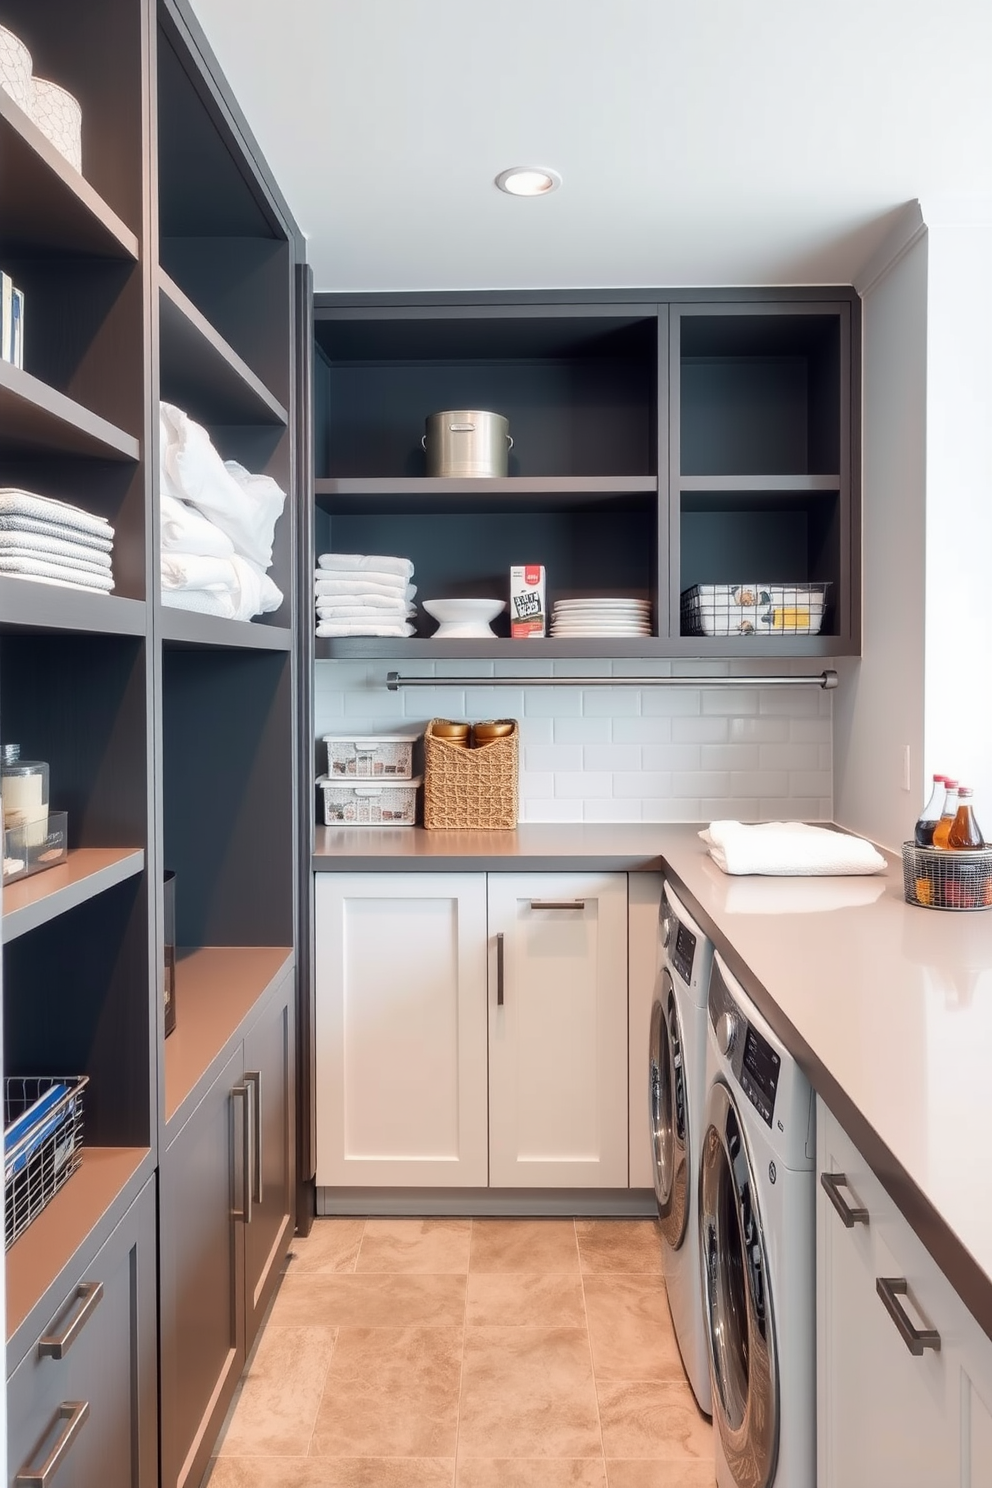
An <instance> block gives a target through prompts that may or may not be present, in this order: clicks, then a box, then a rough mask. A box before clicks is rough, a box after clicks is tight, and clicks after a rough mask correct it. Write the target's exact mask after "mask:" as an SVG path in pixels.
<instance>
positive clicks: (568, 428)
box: [314, 289, 859, 657]
mask: <svg viewBox="0 0 992 1488" xmlns="http://www.w3.org/2000/svg"><path fill="white" fill-rule="evenodd" d="M857 314H858V309H857V300H856V297H855V296H854V294H853V292H851V291H849V290H846V289H838V290H836V291H822V290H818V289H814V290H808V291H802V290H795V291H793V290H781V291H760V290H759V291H752V292H746V291H736V292H735V291H707V292H699V291H697V292H695V293H689V292H684V293H678V292H673V291H665V290H641V291H638V292H636V293H633V294H628V295H626V296H624V295H623V294H622V293H621V292H600V293H596V292H593V291H589V292H576V293H574V294H569V293H568V292H565V291H562V292H560V293H558V294H556V295H541V294H539V293H536V292H535V293H534V294H529V295H528V294H516V295H511V294H509V293H500V294H490V295H486V296H479V297H478V298H476V299H473V300H468V299H467V298H463V297H460V296H453V295H446V296H445V295H437V296H429V295H418V296H409V297H403V296H399V295H396V296H388V297H385V298H383V299H376V300H373V298H372V297H371V296H337V295H326V294H318V295H316V296H315V311H314V337H315V357H314V386H315V398H314V407H315V435H316V443H315V451H316V455H315V457H316V479H315V482H314V489H315V509H316V511H315V540H316V547H317V551H318V552H319V551H322V550H326V549H328V548H332V549H336V550H339V551H367V552H390V553H397V552H398V553H403V554H405V555H407V556H409V557H411V558H412V559H413V560H414V564H415V567H416V580H417V583H418V588H419V597H421V598H430V597H433V596H439V597H444V596H449V595H471V594H492V595H502V594H504V593H505V591H506V585H507V570H508V568H509V566H510V565H511V563H521V562H543V563H544V564H545V567H546V568H547V571H548V589H549V595H548V599H549V605H550V604H552V603H553V602H554V600H555V599H556V598H566V597H575V596H582V595H588V594H619V595H629V596H633V597H638V598H645V599H649V600H650V601H651V602H652V606H653V612H654V634H653V635H652V636H651V637H650V638H645V639H643V640H642V639H637V640H629V641H625V642H619V643H618V642H616V641H610V640H605V639H596V640H582V641H568V640H563V639H557V640H552V639H548V640H545V641H540V642H528V646H527V649H528V655H531V656H534V655H538V654H540V655H544V656H548V657H552V656H569V655H573V656H574V655H589V656H603V657H608V656H643V657H650V656H680V655H699V656H706V655H750V654H753V653H755V651H756V644H755V642H754V640H753V639H748V638H746V637H740V636H734V637H716V636H703V637H691V636H688V635H683V634H682V633H681V623H680V605H679V599H680V594H681V592H682V590H684V589H687V588H689V587H690V586H691V585H693V584H696V583H707V584H723V583H741V582H742V581H747V582H750V583H753V582H754V581H755V580H757V581H759V582H760V581H768V582H782V581H786V582H801V583H806V582H815V581H818V580H826V581H828V582H829V583H830V585H831V589H830V608H829V611H828V613H827V616H826V620H825V624H824V627H823V632H822V634H821V635H818V636H813V637H803V636H791V637H790V636H779V637H777V638H775V637H764V638H762V643H761V645H760V654H761V655H764V656H769V655H777V656H788V655H792V656H797V655H804V654H806V655H808V654H831V653H837V654H843V653H847V652H852V651H856V650H857V649H858V645H859V628H858V627H859V618H858V610H857V603H856V597H857V594H858V586H859V579H858V573H859V568H858V560H857V547H858V524H857V489H856V479H855V472H856V470H857V457H856V452H855V447H854V445H855V428H856V419H855V410H856V408H857V402H858V391H857V376H856V363H857V347H856V344H855V343H856V330H857ZM467 407H470V408H489V409H494V410H496V411H498V412H500V413H503V414H505V415H506V416H507V417H508V418H509V421H510V429H511V433H512V434H513V437H514V441H515V442H514V446H513V450H512V452H511V454H510V462H509V473H508V475H507V476H506V477H502V478H497V479H489V480H486V479H476V480H455V479H450V480H445V479H436V478H435V479H431V478H428V477H427V476H426V475H425V474H424V470H425V465H424V455H423V452H422V450H421V447H420V436H421V434H422V432H423V429H424V420H425V418H426V417H427V415H428V414H430V413H434V412H437V411H439V410H441V409H444V408H467ZM420 624H421V631H420V632H418V636H417V637H415V638H411V639H409V640H407V641H405V642H401V643H399V645H398V644H397V643H396V642H389V641H384V640H379V641H376V640H373V639H369V638H342V639H340V640H332V641H320V642H318V644H317V648H316V654H317V655H318V656H342V657H343V656H377V655H378V656H392V655H397V654H399V655H403V656H437V655H438V654H439V653H438V648H437V646H435V645H433V644H425V641H426V639H427V638H428V637H429V636H430V634H431V631H432V630H433V628H434V627H433V623H432V622H431V621H430V619H429V618H428V617H426V616H424V617H422V618H421V621H420ZM501 625H502V637H501V638H497V639H496V640H494V641H460V642H458V641H456V642H452V643H450V644H446V645H445V648H444V650H445V654H449V655H455V656H466V657H468V656H511V655H512V656H516V655H519V654H520V648H519V645H517V646H514V645H512V644H511V643H510V642H509V641H508V640H507V639H505V637H507V636H508V620H507V617H506V616H503V617H502V619H501V620H498V621H497V622H496V626H495V628H496V629H497V632H499V627H500V626H501ZM421 635H422V636H423V638H424V639H423V640H422V639H421Z"/></svg>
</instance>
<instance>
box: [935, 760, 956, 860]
mask: <svg viewBox="0 0 992 1488" xmlns="http://www.w3.org/2000/svg"><path fill="white" fill-rule="evenodd" d="M957 814H958V783H957V781H956V780H951V779H950V777H948V778H947V780H945V782H944V804H943V806H942V807H941V811H940V820H939V821H938V823H937V825H936V826H935V827H934V829H933V846H934V847H946V846H947V838H948V835H949V833H950V830H951V827H952V826H953V825H954V818H955V817H956V816H957Z"/></svg>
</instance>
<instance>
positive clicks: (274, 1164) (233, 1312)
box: [160, 958, 295, 1488]
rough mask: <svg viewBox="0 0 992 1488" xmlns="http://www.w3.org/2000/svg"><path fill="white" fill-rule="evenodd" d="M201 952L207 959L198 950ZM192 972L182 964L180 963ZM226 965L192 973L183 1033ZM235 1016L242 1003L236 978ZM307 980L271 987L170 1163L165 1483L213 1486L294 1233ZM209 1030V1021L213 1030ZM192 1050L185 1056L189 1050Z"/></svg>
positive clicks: (288, 979) (190, 1109)
mask: <svg viewBox="0 0 992 1488" xmlns="http://www.w3.org/2000/svg"><path fill="white" fill-rule="evenodd" d="M193 959H196V958H193ZM180 967H182V963H180ZM223 975H224V972H223V962H222V960H221V958H217V963H216V965H215V966H214V967H213V968H212V969H211V968H210V967H208V966H206V965H201V966H200V967H199V969H198V970H194V971H192V972H189V973H188V974H187V976H186V977H185V978H182V979H181V980H180V992H179V997H178V1009H177V1031H176V1035H175V1036H177V1037H178V1036H179V1034H180V1033H181V1029H182V1023H183V1016H184V1012H185V1013H186V1015H187V1023H188V1022H189V1021H190V1020H192V1019H193V1018H194V1017H195V1004H196V999H197V997H198V994H199V992H200V991H201V990H202V989H203V988H204V987H206V986H208V985H211V984H213V985H214V987H215V989H216V987H217V986H218V985H219V982H220V980H221V979H222V978H223ZM225 996H226V998H227V1009H226V1014H227V1016H226V1017H224V1018H222V1019H220V1020H214V1022H213V1027H214V1031H215V1033H216V1029H217V1028H218V1027H219V1026H220V1024H221V1023H223V1022H226V1021H228V1020H229V1018H230V1016H232V1015H233V1013H234V1010H235V1009H236V1007H237V1005H238V998H239V986H238V978H237V976H236V975H235V976H234V977H232V978H231V979H230V981H229V982H228V984H227V986H226V992H225ZM294 1011H295V980H294V977H293V975H292V973H291V972H290V973H289V974H283V975H281V976H280V977H278V978H277V980H276V982H275V985H274V986H273V987H271V988H270V989H269V990H268V992H266V993H265V994H263V996H262V997H261V999H260V1000H256V1004H255V1006H254V1008H253V1009H252V1010H251V1012H249V1013H248V1015H247V1016H246V1017H245V1019H244V1021H243V1024H242V1026H241V1027H240V1028H238V1029H237V1031H236V1034H235V1036H234V1038H233V1039H231V1040H229V1041H227V1043H226V1044H225V1045H224V1046H223V1047H222V1048H221V1049H220V1051H219V1052H218V1054H217V1056H216V1057H215V1059H214V1060H213V1061H212V1062H211V1065H210V1068H209V1071H208V1073H207V1075H206V1076H205V1077H204V1079H203V1080H202V1081H201V1082H200V1084H199V1085H198V1086H197V1087H195V1088H194V1089H193V1090H191V1091H189V1092H188V1093H187V1095H186V1097H185V1099H184V1100H183V1101H182V1103H181V1105H180V1106H179V1108H178V1109H177V1111H176V1112H175V1114H174V1116H173V1119H172V1121H171V1122H170V1126H169V1136H168V1139H167V1141H168V1145H167V1147H166V1150H165V1153H164V1155H163V1158H162V1165H161V1242H160V1243H161V1268H162V1276H161V1299H160V1319H161V1321H160V1326H161V1334H162V1339H161V1342H162V1484H163V1488H164V1485H168V1488H186V1485H190V1488H192V1485H195V1484H197V1483H199V1482H200V1479H201V1477H202V1475H203V1472H204V1471H205V1469H206V1466H207V1462H208V1460H209V1457H210V1452H211V1448H212V1446H213V1443H214V1440H215V1438H216V1435H217V1432H218V1431H219V1429H220V1426H221V1424H222V1422H223V1420H224V1416H225V1413H226V1411H227V1408H228V1406H229V1404H230V1401H231V1396H232V1395H233V1393H234V1388H235V1386H236V1384H237V1381H238V1377H239V1375H240V1374H241V1371H242V1368H243V1367H244V1363H245V1359H246V1356H247V1353H248V1351H249V1350H250V1349H251V1346H252V1344H253V1342H254V1339H255V1336H256V1334H257V1332H258V1327H259V1324H260V1322H261V1319H262V1316H263V1315H264V1312H265V1308H266V1307H267V1305H268V1301H269V1298H270V1297H271V1295H272V1291H273V1289H274V1287H275V1285H276V1283H277V1281H278V1278H279V1273H280V1267H281V1263H282V1260H283V1257H284V1255H285V1251H286V1247H287V1245H288V1241H289V1235H290V1234H291V1232H292V1224H293V1220H292V1214H293V1199H294V1196H295V1194H294V1184H295V1167H294V1161H293V1158H294V1152H295V1142H294V1111H293V1106H294V1101H295V1080H294V1039H295V1025H294ZM200 1032H201V1039H200V1040H199V1042H201V1043H203V1042H205V1041H206V1040H207V1038H208V1036H209V1032H208V1028H207V1026H206V1022H205V1023H204V1026H203V1027H202V1029H201V1030H200ZM179 1052H180V1053H182V1050H180V1051H179Z"/></svg>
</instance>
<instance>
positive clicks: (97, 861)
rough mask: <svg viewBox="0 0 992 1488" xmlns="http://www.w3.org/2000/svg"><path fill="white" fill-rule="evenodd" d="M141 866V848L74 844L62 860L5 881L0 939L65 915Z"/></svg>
mask: <svg viewBox="0 0 992 1488" xmlns="http://www.w3.org/2000/svg"><path fill="white" fill-rule="evenodd" d="M144 866H145V854H144V852H143V851H142V850H141V849H135V848H127V847H77V848H72V849H70V852H69V856H68V858H67V859H66V861H65V862H64V863H60V864H59V865H58V866H57V867H55V868H48V869H45V870H44V871H43V872H41V873H35V874H32V875H31V876H30V877H29V878H22V879H18V880H17V881H16V882H14V883H12V884H7V885H5V887H4V891H3V939H4V941H5V942H6V941H8V940H15V939H16V938H17V936H19V935H26V934H27V932H28V931H29V930H35V929H37V927H38V926H39V925H44V924H46V923H47V922H48V921H49V920H54V919H56V918H57V917H58V916H59V915H62V914H65V912H66V910H69V909H74V908H75V907H76V905H77V904H83V903H84V902H85V901H86V900H87V899H92V898H93V896H94V895H96V894H102V893H103V892H104V890H105V889H111V888H113V887H114V885H115V884H118V883H120V882H121V881H122V880H123V879H125V878H131V877H132V876H133V875H134V874H137V873H141V872H142V871H143V869H144Z"/></svg>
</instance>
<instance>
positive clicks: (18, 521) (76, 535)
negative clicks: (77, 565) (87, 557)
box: [0, 516, 114, 553]
mask: <svg viewBox="0 0 992 1488" xmlns="http://www.w3.org/2000/svg"><path fill="white" fill-rule="evenodd" d="M113 530H114V529H113V528H112V527H111V526H110V524H109V523H108V524H107V526H106V530H105V532H104V533H101V534H100V535H99V536H97V534H96V533H94V532H89V531H84V530H83V529H82V528H81V527H70V526H69V524H68V522H49V521H47V520H45V518H43V517H22V516H16V517H4V516H0V532H11V533H14V534H16V535H20V536H25V537H26V536H27V535H28V534H29V533H30V534H31V535H32V536H33V537H50V538H52V539H53V541H55V542H69V543H76V544H78V546H79V547H81V548H86V550H87V552H93V553H110V552H111V551H112V550H113V546H114V539H113V535H112V534H113ZM108 533H109V534H111V535H110V536H108V535H107V534H108Z"/></svg>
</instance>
